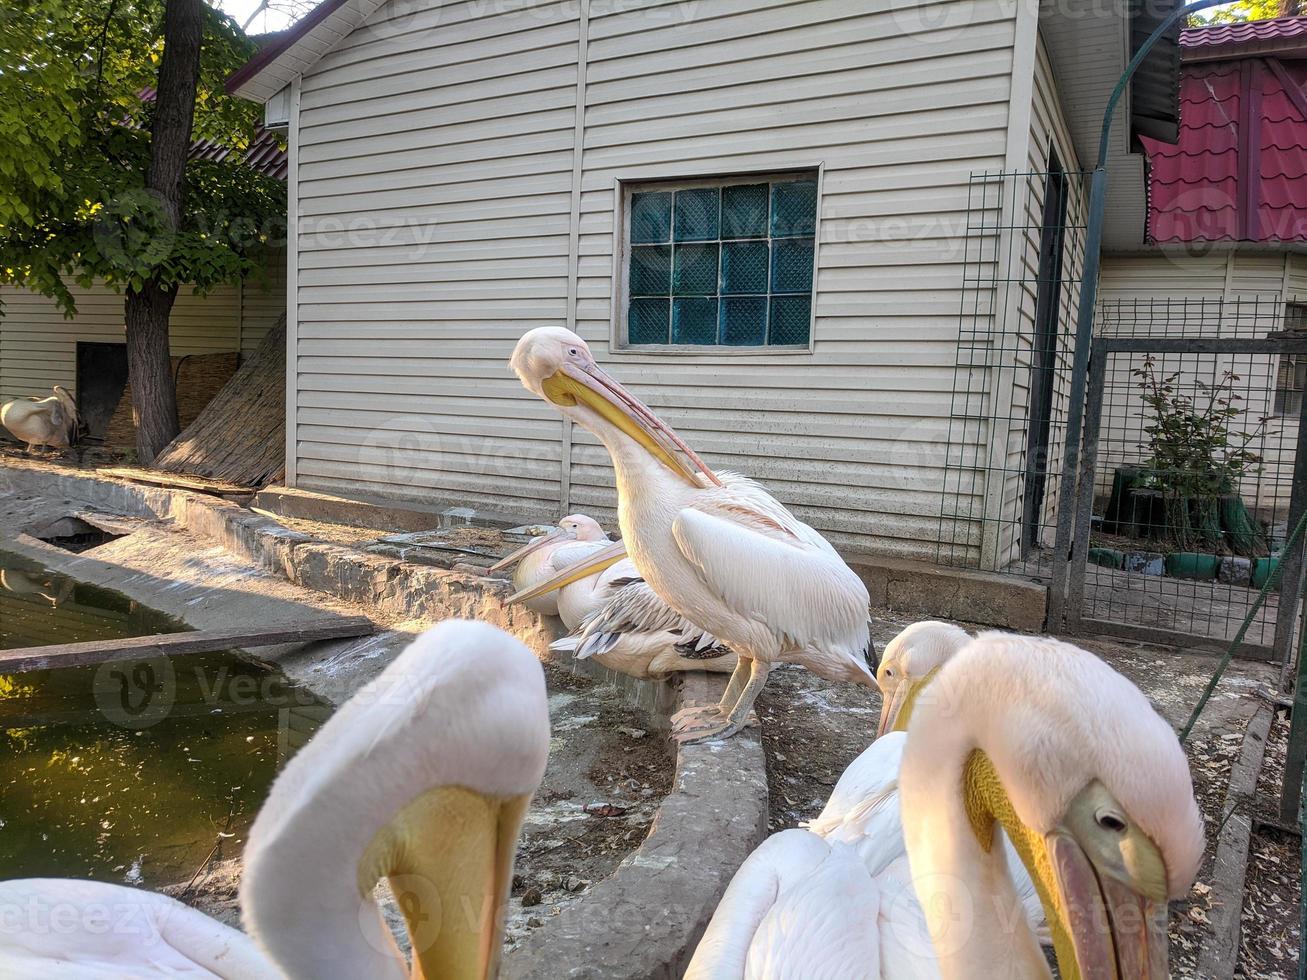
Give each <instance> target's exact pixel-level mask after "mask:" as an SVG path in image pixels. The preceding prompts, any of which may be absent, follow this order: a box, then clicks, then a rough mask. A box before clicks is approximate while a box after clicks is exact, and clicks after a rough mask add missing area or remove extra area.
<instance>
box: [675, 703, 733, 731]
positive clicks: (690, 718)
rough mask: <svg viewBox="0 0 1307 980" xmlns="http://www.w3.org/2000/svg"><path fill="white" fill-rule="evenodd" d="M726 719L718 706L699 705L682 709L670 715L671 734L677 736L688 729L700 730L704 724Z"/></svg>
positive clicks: (724, 713)
mask: <svg viewBox="0 0 1307 980" xmlns="http://www.w3.org/2000/svg"><path fill="white" fill-rule="evenodd" d="M725 717H726V712H724V711H722V709H721V706H720V705H716V704H701V705H695V706H693V707H690V708H682V709H681V710H680V711H678V712H676V714H674V715H672V734H673V736H675V735H679V734H680V733H681V732H683V731H686V730H688V729H694V728H702V727H703V726H704V725H706V724H710V723H714V722H718V721H721V720H722V719H724V718H725Z"/></svg>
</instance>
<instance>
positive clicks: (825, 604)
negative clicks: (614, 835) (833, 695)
mask: <svg viewBox="0 0 1307 980" xmlns="http://www.w3.org/2000/svg"><path fill="white" fill-rule="evenodd" d="M511 365H512V368H513V370H514V371H515V372H516V373H517V376H518V378H519V379H520V380H521V382H522V384H523V385H524V386H525V387H526V388H527V389H528V390H530V391H531V392H533V393H535V394H536V395H538V396H539V397H540V398H543V399H544V400H545V401H547V402H549V403H550V404H551V405H553V406H554V407H555V408H557V409H558V410H559V411H560V412H562V413H563V414H564V415H566V416H568V417H569V418H571V419H572V420H573V421H574V422H576V423H577V424H578V425H580V426H582V427H583V428H585V429H587V430H589V431H590V432H591V433H593V434H594V435H595V436H596V437H597V438H598V439H599V440H600V441H601V442H602V443H603V444H604V446H605V447H606V448H607V449H608V453H609V455H610V456H611V457H612V461H613V469H614V470H615V472H616V477H617V495H618V521H619V523H620V525H621V529H622V538H623V542H624V544H625V548H626V549H628V550H629V552H630V557H631V559H632V561H634V563H635V567H636V568H637V569H638V570H639V573H640V577H641V578H643V579H644V580H645V581H646V582H647V583H648V584H649V587H650V588H651V589H652V590H653V591H654V593H655V594H656V595H657V596H658V598H660V599H662V600H663V601H664V602H666V603H667V605H668V606H670V607H671V608H672V609H673V610H675V611H676V612H677V613H678V614H680V615H681V616H684V617H685V618H686V619H688V620H689V621H690V622H692V623H697V624H699V626H701V627H702V628H704V629H706V630H707V631H708V632H709V633H711V634H712V635H713V636H714V637H716V638H717V639H718V640H720V641H722V642H723V643H724V644H726V646H728V647H730V648H731V649H732V650H734V651H735V652H736V654H737V655H738V657H739V662H738V664H737V666H736V668H735V670H734V671H733V672H732V674H731V679H730V682H729V683H728V684H727V686H726V691H725V693H724V694H723V696H722V699H721V702H720V703H719V704H718V705H715V706H710V707H707V708H693V709H686V710H684V711H681V712H678V713H677V715H676V717H675V718H674V731H675V734H676V738H677V739H678V740H679V741H683V742H696V741H703V740H705V739H708V738H718V737H728V736H731V735H734V734H735V733H736V732H738V731H739V730H740V729H741V728H742V727H743V726H744V725H745V724H746V722H747V719H748V714H749V709H750V707H751V706H752V704H753V702H754V699H755V698H757V696H758V693H759V692H760V691H761V690H762V688H763V685H764V684H766V682H767V674H768V671H769V670H770V669H771V665H772V664H774V663H777V662H789V663H797V664H802V665H803V666H805V667H807V668H808V669H809V670H812V671H814V672H815V673H817V674H819V675H820V676H822V677H825V678H827V679H829V680H846V681H852V682H854V683H857V684H863V685H865V686H867V687H874V686H875V685H876V680H875V677H874V676H873V675H872V672H871V669H870V667H869V666H868V663H867V658H868V657H869V656H874V650H873V648H872V646H871V638H870V624H869V621H868V618H867V608H868V603H869V600H868V595H867V590H866V587H865V586H863V584H862V581H861V580H860V579H859V578H858V576H857V575H856V574H855V573H854V572H853V570H852V569H850V568H849V567H848V566H847V565H845V564H844V562H843V561H842V560H841V559H840V557H839V555H837V554H836V553H835V549H834V548H832V547H831V546H830V544H829V543H828V542H827V541H826V540H825V539H824V538H823V537H822V536H821V535H820V534H818V533H817V532H816V531H815V530H813V529H812V528H811V527H809V526H808V525H806V524H804V523H803V522H802V521H799V520H798V519H797V518H795V517H794V515H793V514H791V513H790V512H789V511H788V510H787V509H786V508H785V507H784V506H783V505H782V504H781V503H780V502H779V501H777V500H776V499H775V498H774V497H772V496H771V495H770V494H768V493H767V492H766V491H765V490H764V489H763V488H762V487H761V486H759V485H758V484H757V483H755V482H753V481H752V480H749V479H747V478H745V477H743V476H739V475H737V474H731V473H721V474H717V473H714V472H713V471H712V470H710V469H709V468H708V467H707V466H706V465H705V464H704V463H703V461H702V460H700V459H699V457H698V456H696V455H695V453H694V451H693V450H692V449H690V447H689V446H687V445H686V444H685V442H684V441H683V440H682V439H681V438H680V437H679V436H678V435H676V433H675V432H673V431H672V430H671V428H670V427H669V426H668V425H667V424H666V423H664V422H663V421H662V420H660V419H659V418H658V417H657V416H655V415H654V414H653V412H652V411H650V410H649V409H648V408H647V407H645V405H644V404H643V403H642V402H640V401H639V399H637V398H636V397H635V396H634V395H632V394H631V393H630V392H628V391H627V390H626V389H625V388H623V387H622V386H621V385H620V384H618V383H617V382H616V381H614V380H613V379H612V378H610V377H609V376H608V375H607V374H605V373H604V372H603V371H602V370H600V368H599V366H598V365H597V364H596V363H595V360H594V357H593V356H592V355H591V353H590V348H589V347H588V346H587V345H586V343H585V341H584V340H582V339H581V338H580V337H578V336H577V335H576V334H574V333H572V332H571V331H570V330H567V329H564V328H562V327H538V328H536V329H535V330H532V331H530V332H528V333H527V334H525V335H524V336H523V337H522V338H521V340H519V341H518V343H517V347H516V349H515V350H514V351H513V356H512V360H511ZM623 542H619V543H617V544H615V545H610V546H609V548H608V549H605V550H604V551H601V552H599V553H597V554H596V555H595V556H593V558H592V559H591V562H592V563H593V565H594V566H596V567H597V566H601V565H602V563H604V562H608V563H611V562H613V561H616V560H617V558H618V556H620V554H622V550H621V549H622V546H623ZM585 565H586V563H582V566H583V567H581V568H576V569H573V570H572V571H569V572H568V573H565V575H563V576H561V577H560V581H559V583H558V584H565V580H567V579H568V577H569V576H577V577H579V576H580V575H582V574H585V573H586V571H587V568H586V567H584V566H585ZM549 585H550V583H544V585H543V586H541V587H548V586H549Z"/></svg>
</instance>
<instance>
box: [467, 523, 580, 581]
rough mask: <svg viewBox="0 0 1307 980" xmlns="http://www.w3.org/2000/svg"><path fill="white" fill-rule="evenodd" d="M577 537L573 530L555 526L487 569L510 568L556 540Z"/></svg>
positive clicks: (492, 570)
mask: <svg viewBox="0 0 1307 980" xmlns="http://www.w3.org/2000/svg"><path fill="white" fill-rule="evenodd" d="M575 537H576V534H575V533H574V532H572V531H564V530H563V529H562V528H555V529H554V530H552V531H548V532H546V533H545V534H541V535H537V536H536V537H534V538H532V539H531V540H530V541H528V542H527V543H526V544H524V545H522V547H520V548H518V549H517V550H516V551H514V552H513V553H512V554H511V555H506V556H504V557H503V558H501V559H499V561H497V562H495V563H494V564H493V565H491V566H490V568H489V569H487V571H491V572H497V571H499V570H500V569H501V568H508V567H509V566H511V565H516V564H517V563H518V562H520V561H521V560H522V559H523V558H525V557H526V556H527V555H529V554H532V553H534V552H536V551H539V550H540V549H541V548H543V547H544V546H545V545H547V544H551V543H553V542H555V541H563V540H571V539H573V538H575Z"/></svg>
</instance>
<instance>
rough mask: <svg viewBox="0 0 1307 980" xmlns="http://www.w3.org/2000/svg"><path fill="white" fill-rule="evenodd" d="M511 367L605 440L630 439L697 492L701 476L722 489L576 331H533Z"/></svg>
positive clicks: (527, 384)
mask: <svg viewBox="0 0 1307 980" xmlns="http://www.w3.org/2000/svg"><path fill="white" fill-rule="evenodd" d="M509 363H510V365H511V366H512V368H513V371H514V372H516V374H517V376H518V378H519V379H520V380H521V382H522V384H523V386H525V387H526V389H527V390H528V391H531V392H533V393H534V394H535V395H537V396H539V397H540V398H543V399H544V400H545V401H547V402H549V403H550V404H551V405H553V406H554V407H555V408H557V409H558V410H559V411H560V412H562V413H563V414H564V415H567V416H568V417H569V418H571V419H573V420H574V421H575V422H576V423H577V424H578V425H581V426H582V427H584V428H586V429H588V430H589V431H591V432H593V433H595V434H596V435H598V436H599V437H600V438H601V439H603V438H604V436H605V435H607V434H608V433H610V432H614V431H615V432H618V433H621V434H623V435H625V436H626V437H628V438H629V439H631V440H633V441H634V442H635V443H636V444H637V445H639V446H640V447H642V448H643V449H644V450H645V451H646V452H648V453H649V454H650V455H651V456H652V457H653V458H654V459H656V460H657V461H658V462H659V463H661V464H662V465H663V466H665V467H667V469H669V470H671V472H672V473H674V474H675V475H676V476H677V477H679V478H680V479H681V480H684V481H685V482H686V483H687V484H689V485H690V486H692V487H695V488H699V487H700V486H702V483H701V481H700V476H699V474H702V475H703V477H706V478H707V479H708V480H709V481H710V482H712V483H715V484H720V482H721V481H719V480H718V479H717V477H716V475H715V474H713V472H712V471H711V470H710V469H708V467H707V466H705V465H704V463H703V461H702V460H700V459H699V457H698V456H696V455H695V453H694V451H693V450H692V449H690V447H689V446H687V445H686V444H685V442H684V441H683V440H682V439H681V437H680V436H678V435H677V434H676V433H675V432H673V431H672V429H671V427H670V426H669V425H667V423H665V422H664V421H662V419H660V418H658V416H657V415H655V414H654V413H653V412H652V411H651V410H650V409H649V408H648V407H647V406H646V405H645V404H644V403H643V402H642V401H640V399H638V398H636V397H635V396H634V395H633V394H631V393H630V392H629V391H627V390H626V389H625V388H624V387H622V386H621V385H620V384H618V383H617V382H616V381H614V380H613V379H612V378H610V377H609V376H608V375H607V374H606V373H605V372H604V371H602V370H601V369H600V367H599V365H598V364H596V363H595V359H594V355H592V354H591V353H590V347H589V345H587V344H586V342H585V341H584V340H582V339H581V338H580V337H578V336H577V335H576V334H574V333H573V332H572V331H570V330H568V329H566V328H565V327H536V328H535V329H534V330H531V331H528V332H527V333H525V334H523V336H522V339H521V340H519V341H518V342H517V347H515V348H514V349H513V357H512V359H511V360H510V361H509ZM610 448H611V447H610ZM687 460H688V461H689V462H688V463H687V462H686V461H687Z"/></svg>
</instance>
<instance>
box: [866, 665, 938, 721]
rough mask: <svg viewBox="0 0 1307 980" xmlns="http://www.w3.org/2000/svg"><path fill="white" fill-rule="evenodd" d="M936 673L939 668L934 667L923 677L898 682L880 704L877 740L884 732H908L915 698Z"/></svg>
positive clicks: (915, 704) (915, 701) (915, 702)
mask: <svg viewBox="0 0 1307 980" xmlns="http://www.w3.org/2000/svg"><path fill="white" fill-rule="evenodd" d="M938 673H939V668H938V667H935V668H932V669H931V670H930V671H929V672H927V674H926V676H925V677H921V678H916V679H913V678H904V679H903V680H901V681H899V685H898V687H896V688H895V689H894V693H893V694H892V695H891V696H890V697H888V698H886V699H884V700H883V701H882V702H881V705H880V726H879V727H878V728H877V729H876V737H877V738H880V737H881V736H882V735H884V734H885V733H886V732H906V731H907V730H908V723H909V722H910V721H912V710H913V709H914V708H915V707H916V706H917V698H918V697H919V696H920V695H921V692H922V691H923V690H924V689H925V687H926V685H927V684H929V683H930V682H931V681H933V680H934V679H935V675H936V674H938ZM882 690H883V689H882Z"/></svg>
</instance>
